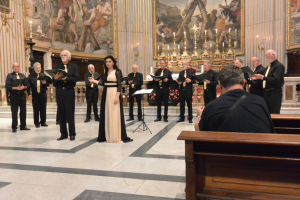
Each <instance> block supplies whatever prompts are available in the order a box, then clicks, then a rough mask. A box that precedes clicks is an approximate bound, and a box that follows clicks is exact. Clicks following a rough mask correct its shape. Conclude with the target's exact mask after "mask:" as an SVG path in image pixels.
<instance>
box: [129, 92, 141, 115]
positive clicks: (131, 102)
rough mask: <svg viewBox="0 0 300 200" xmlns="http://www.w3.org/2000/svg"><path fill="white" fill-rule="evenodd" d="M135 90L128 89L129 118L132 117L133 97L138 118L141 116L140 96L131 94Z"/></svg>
mask: <svg viewBox="0 0 300 200" xmlns="http://www.w3.org/2000/svg"><path fill="white" fill-rule="evenodd" d="M134 92H135V91H133V90H129V117H130V118H131V119H134V117H133V104H134V98H135V99H136V103H137V105H138V118H139V119H140V118H142V103H141V102H142V96H141V95H136V96H133V93H134Z"/></svg>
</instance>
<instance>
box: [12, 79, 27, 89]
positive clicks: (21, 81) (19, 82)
mask: <svg viewBox="0 0 300 200" xmlns="http://www.w3.org/2000/svg"><path fill="white" fill-rule="evenodd" d="M28 80H29V79H28V78H22V79H13V80H12V83H11V85H12V86H13V87H18V86H19V85H24V86H27V84H28Z"/></svg>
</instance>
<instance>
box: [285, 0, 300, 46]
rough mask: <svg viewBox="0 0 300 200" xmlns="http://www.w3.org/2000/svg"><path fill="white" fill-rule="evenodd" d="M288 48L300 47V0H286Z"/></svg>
mask: <svg viewBox="0 0 300 200" xmlns="http://www.w3.org/2000/svg"><path fill="white" fill-rule="evenodd" d="M286 2H287V3H286V4H287V5H286V50H291V49H298V48H300V12H299V11H300V1H299V0H287V1H286Z"/></svg>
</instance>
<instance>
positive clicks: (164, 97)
mask: <svg viewBox="0 0 300 200" xmlns="http://www.w3.org/2000/svg"><path fill="white" fill-rule="evenodd" d="M162 101H164V106H165V110H164V119H168V101H169V87H162V88H157V90H156V102H157V118H158V119H161V104H162Z"/></svg>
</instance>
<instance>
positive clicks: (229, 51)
mask: <svg viewBox="0 0 300 200" xmlns="http://www.w3.org/2000/svg"><path fill="white" fill-rule="evenodd" d="M228 37H229V44H228V52H227V56H228V57H231V56H232V54H233V53H232V50H231V31H230V29H229V34H228Z"/></svg>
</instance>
